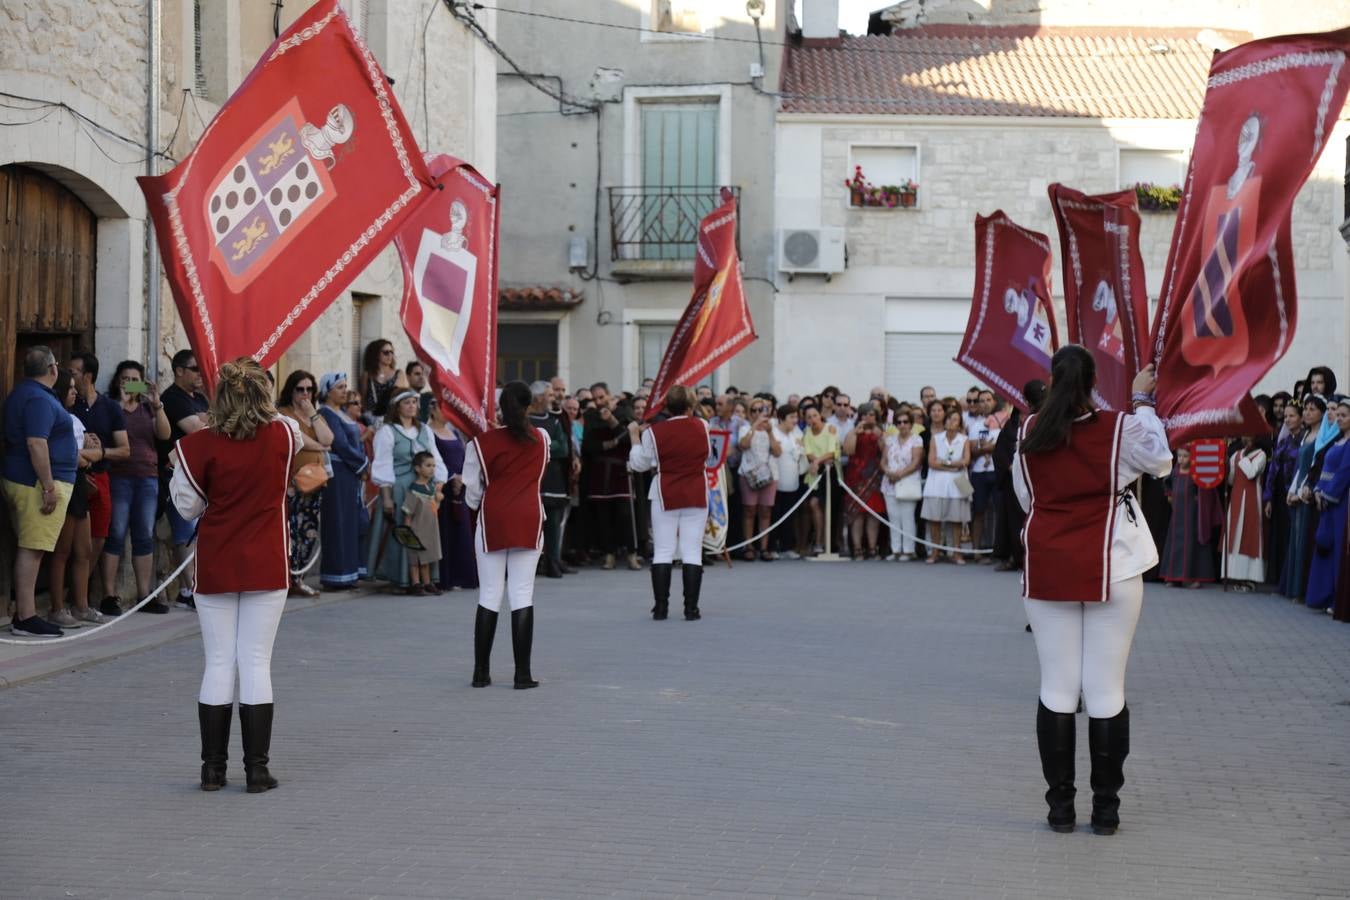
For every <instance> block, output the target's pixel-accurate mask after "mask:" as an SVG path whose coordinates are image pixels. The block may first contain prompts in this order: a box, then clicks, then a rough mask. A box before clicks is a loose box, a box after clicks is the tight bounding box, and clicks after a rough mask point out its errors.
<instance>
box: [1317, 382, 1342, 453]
mask: <svg viewBox="0 0 1350 900" xmlns="http://www.w3.org/2000/svg"><path fill="white" fill-rule="evenodd" d="M1343 399H1345V398H1344V397H1342V396H1341V395H1340V394H1332V395H1331V398H1330V399H1329V400H1328V401H1327V413H1330V412H1331V408H1332V407H1333V406H1335V405H1337V404H1338V403H1340V402H1341V401H1342V400H1343ZM1327 413H1323V414H1322V429H1321V430H1320V431H1318V432H1317V437H1316V438H1315V439H1314V440H1313V454H1314V455H1316V454H1318V453H1321V452H1322V448H1323V447H1325V446H1326V445H1327V444H1330V443H1331V442H1332V441H1334V440H1336V439H1337V438H1338V437H1340V436H1341V427H1340V426H1339V425H1337V424H1336V419H1335V418H1334V417H1332V416H1330V415H1327Z"/></svg>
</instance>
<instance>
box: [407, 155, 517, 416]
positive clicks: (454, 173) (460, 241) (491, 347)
mask: <svg viewBox="0 0 1350 900" xmlns="http://www.w3.org/2000/svg"><path fill="white" fill-rule="evenodd" d="M426 163H427V168H428V170H429V171H430V172H431V176H432V177H433V178H435V179H436V180H437V181H438V182H439V184H440V188H441V189H440V190H438V191H436V192H435V194H434V195H433V196H432V197H431V199H430V200H428V201H427V202H426V203H424V204H422V206H421V207H420V208H419V209H418V210H417V213H416V214H415V215H414V216H413V217H412V218H410V219H409V220H408V221H407V223H406V224H405V225H404V226H403V228H402V229H401V230H400V231H399V234H398V237H397V239H396V240H395V244H396V245H397V247H398V258H399V261H400V262H401V263H402V264H403V304H402V306H401V307H400V313H401V315H402V317H403V328H404V330H405V331H407V332H408V339H409V340H410V341H411V342H412V345H413V349H414V350H415V351H416V353H417V358H418V359H421V360H423V361H424V362H427V363H429V364H430V366H431V386H432V390H433V391H434V392H435V394H436V397H437V399H438V400H439V401H440V404H441V410H442V412H444V413H445V416H446V418H447V419H449V420H450V421H451V422H452V423H453V424H454V425H455V426H456V427H458V428H459V429H460V430H461V431H464V432H465V433H467V434H469V435H477V434H479V433H481V432H484V431H486V430H487V429H488V428H490V427H492V420H493V418H494V416H495V415H496V390H495V387H496V380H497V267H498V238H497V234H498V221H499V207H498V202H497V201H498V188H497V186H496V185H495V184H493V183H492V182H490V181H488V180H487V179H486V178H484V177H483V176H482V175H480V174H479V173H478V171H477V170H475V169H474V168H473V166H471V165H469V164H468V163H466V162H463V161H462V160H458V159H455V158H454V157H453V156H446V155H444V154H428V155H427V158H426Z"/></svg>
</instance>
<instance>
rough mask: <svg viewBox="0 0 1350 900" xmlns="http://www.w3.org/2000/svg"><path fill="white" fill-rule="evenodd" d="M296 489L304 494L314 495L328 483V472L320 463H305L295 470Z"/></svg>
mask: <svg viewBox="0 0 1350 900" xmlns="http://www.w3.org/2000/svg"><path fill="white" fill-rule="evenodd" d="M293 481H294V482H295V489H296V490H297V491H299V492H300V493H302V494H312V493H314V492H315V491H317V490H318V489H319V488H321V487H323V486H324V485H325V484H327V483H328V472H327V471H325V470H324V467H323V466H321V465H319V464H318V463H305V464H304V465H303V466H301V467H300V468H298V469H296V470H295V478H294V479H293Z"/></svg>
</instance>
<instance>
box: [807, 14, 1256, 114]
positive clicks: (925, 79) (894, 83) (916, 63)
mask: <svg viewBox="0 0 1350 900" xmlns="http://www.w3.org/2000/svg"><path fill="white" fill-rule="evenodd" d="M1197 34H1198V30H1186V29H1175V28H1168V29H1161V28H1135V29H1131V28H1040V27H1025V26H1020V27H988V26H966V25H933V26H927V27H924V28H914V29H905V30H900V31H896V32H895V33H894V34H891V35H868V36H865V37H841V38H839V39H829V40H814V41H813V40H807V41H803V42H802V45H801V46H799V47H797V46H794V47H789V48H788V50H787V55H786V59H785V62H784V66H783V78H782V93H783V102H782V109H783V112H788V113H837V114H874V115H928V116H1068V117H1087V118H1104V119H1194V118H1196V117H1197V116H1198V115H1199V112H1200V104H1201V102H1202V101H1203V99H1204V92H1205V80H1206V77H1207V75H1208V73H1209V63H1210V58H1211V57H1212V56H1213V50H1212V49H1211V48H1210V47H1207V46H1205V45H1203V44H1201V43H1200V42H1199V41H1198V40H1196V35H1197ZM1221 36H1222V37H1224V38H1226V39H1228V40H1231V41H1232V42H1233V43H1241V42H1242V41H1244V40H1248V39H1249V38H1250V36H1249V35H1246V34H1242V33H1238V32H1223V33H1222V34H1221Z"/></svg>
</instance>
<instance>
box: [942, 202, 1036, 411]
mask: <svg viewBox="0 0 1350 900" xmlns="http://www.w3.org/2000/svg"><path fill="white" fill-rule="evenodd" d="M1050 262H1051V259H1050V239H1049V238H1047V237H1046V236H1045V235H1043V234H1041V233H1040V232H1036V231H1029V230H1027V229H1025V228H1023V227H1021V226H1020V225H1018V224H1017V223H1016V222H1014V221H1013V220H1012V219H1009V218H1008V217H1007V216H1006V215H1004V214H1003V211H1002V210H998V211H997V212H995V213H994V214H993V215H992V216H988V217H985V216H978V215H977V216H976V217H975V297H974V299H973V300H972V301H971V304H970V319H969V320H968V321H967V322H966V333H965V336H964V337H963V338H962V339H961V349H960V351H959V352H958V353H957V354H956V362H957V363H959V364H960V365H962V366H964V367H965V368H967V369H969V370H970V371H971V372H972V373H974V375H975V376H976V377H977V378H979V379H980V380H981V381H984V382H986V383H988V384H989V385H990V387H992V388H993V389H994V390H996V391H998V392H999V393H1001V394H1003V395H1004V396H1006V397H1007V398H1008V399H1009V400H1011V401H1012V402H1013V403H1014V404H1015V405H1016V406H1017V408H1018V409H1020V410H1022V412H1023V413H1026V412H1029V411H1030V407H1028V406H1027V401H1026V398H1025V397H1023V396H1022V387H1023V386H1024V385H1025V384H1026V383H1027V382H1028V381H1033V380H1035V379H1040V380H1042V381H1044V380H1046V379H1047V378H1049V375H1050V357H1051V356H1053V355H1054V352H1055V351H1056V350H1058V349H1059V332H1058V330H1057V329H1056V327H1055V309H1054V306H1053V304H1052V303H1051V301H1050Z"/></svg>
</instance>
